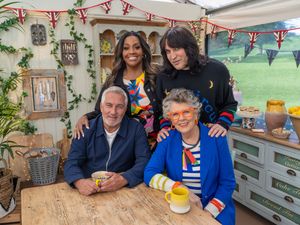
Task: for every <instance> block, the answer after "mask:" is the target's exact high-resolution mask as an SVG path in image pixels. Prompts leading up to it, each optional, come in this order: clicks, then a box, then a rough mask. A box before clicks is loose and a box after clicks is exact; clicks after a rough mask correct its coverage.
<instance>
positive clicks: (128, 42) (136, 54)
mask: <svg viewBox="0 0 300 225" xmlns="http://www.w3.org/2000/svg"><path fill="white" fill-rule="evenodd" d="M122 57H123V60H124V61H125V63H126V66H127V67H142V61H143V49H142V46H141V43H140V41H139V39H138V38H137V37H135V36H128V37H127V38H125V40H124V46H123V51H122Z"/></svg>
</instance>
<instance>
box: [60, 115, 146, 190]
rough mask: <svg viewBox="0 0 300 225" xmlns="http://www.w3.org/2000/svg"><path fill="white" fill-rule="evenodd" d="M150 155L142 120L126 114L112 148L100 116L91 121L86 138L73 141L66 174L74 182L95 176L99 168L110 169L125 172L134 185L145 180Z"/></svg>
mask: <svg viewBox="0 0 300 225" xmlns="http://www.w3.org/2000/svg"><path fill="white" fill-rule="evenodd" d="M149 158H150V150H149V146H148V142H147V137H146V133H145V130H144V127H143V126H142V125H141V124H140V123H139V122H137V121H135V120H133V119H129V118H128V117H127V116H124V118H123V120H122V122H121V127H120V129H119V130H118V132H117V135H116V137H115V139H114V141H113V144H112V149H111V151H110V149H109V145H108V142H107V140H106V135H105V130H104V127H103V120H102V116H101V115H99V116H98V117H97V118H96V119H93V120H91V121H90V129H84V138H83V137H81V138H80V139H79V140H78V139H73V140H72V145H71V149H70V152H69V155H68V159H67V161H66V163H65V166H64V176H65V180H66V182H67V183H69V184H70V185H72V184H73V182H74V181H76V180H78V179H82V178H89V177H91V174H92V173H93V172H95V171H101V170H107V171H110V172H116V173H122V176H123V177H124V178H125V179H126V180H127V181H128V187H134V186H135V185H137V184H139V183H141V182H142V181H143V172H144V168H145V166H146V164H147V162H148V160H149Z"/></svg>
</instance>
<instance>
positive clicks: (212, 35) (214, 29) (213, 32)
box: [210, 25, 218, 39]
mask: <svg viewBox="0 0 300 225" xmlns="http://www.w3.org/2000/svg"><path fill="white" fill-rule="evenodd" d="M217 28H218V27H217V26H216V25H212V28H211V32H210V39H216V38H217Z"/></svg>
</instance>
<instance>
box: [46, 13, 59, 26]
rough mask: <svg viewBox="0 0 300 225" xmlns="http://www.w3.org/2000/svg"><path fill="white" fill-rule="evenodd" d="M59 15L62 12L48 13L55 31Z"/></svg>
mask: <svg viewBox="0 0 300 225" xmlns="http://www.w3.org/2000/svg"><path fill="white" fill-rule="evenodd" d="M59 14H60V12H55V11H49V12H46V15H47V17H48V18H49V22H50V24H51V26H52V28H54V29H55V27H56V23H57V21H58V17H59Z"/></svg>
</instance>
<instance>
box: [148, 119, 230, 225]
mask: <svg viewBox="0 0 300 225" xmlns="http://www.w3.org/2000/svg"><path fill="white" fill-rule="evenodd" d="M199 126H200V130H201V134H200V141H201V143H200V155H201V157H200V165H201V166H200V176H201V187H202V199H201V201H202V205H203V207H205V206H206V205H207V204H208V203H209V201H210V200H212V199H213V198H217V199H219V200H220V201H222V202H223V203H224V204H225V208H224V209H223V210H222V212H221V213H220V214H219V215H218V216H217V218H216V219H217V220H218V221H219V222H221V223H222V224H223V225H234V224H235V207H234V203H233V199H232V193H233V191H234V188H235V178H234V171H233V164H232V160H231V156H230V152H229V148H228V144H227V140H226V137H219V138H211V137H210V136H208V131H209V129H208V128H207V127H206V126H204V125H203V124H201V123H199ZM169 134H170V135H169V137H167V138H166V139H165V140H163V141H162V142H161V143H159V144H158V146H157V148H156V150H155V152H154V153H153V155H152V157H151V159H150V161H149V163H148V165H147V166H146V168H145V171H144V181H145V183H146V184H147V185H149V183H150V180H151V178H152V177H153V176H154V175H155V174H158V173H163V172H165V171H166V172H167V176H168V177H169V178H170V179H172V180H174V181H182V137H181V134H180V133H179V132H178V131H177V130H174V131H170V133H169Z"/></svg>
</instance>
